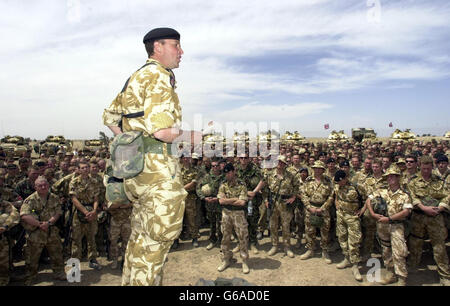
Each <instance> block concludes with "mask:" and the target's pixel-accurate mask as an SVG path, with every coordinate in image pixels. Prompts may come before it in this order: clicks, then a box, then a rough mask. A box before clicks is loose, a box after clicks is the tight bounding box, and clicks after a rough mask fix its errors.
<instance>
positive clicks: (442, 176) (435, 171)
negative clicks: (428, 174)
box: [432, 168, 450, 180]
mask: <svg viewBox="0 0 450 306" xmlns="http://www.w3.org/2000/svg"><path fill="white" fill-rule="evenodd" d="M432 173H433V174H434V175H436V176H438V177H440V178H441V179H443V180H446V179H447V177H448V176H449V175H450V170H449V169H447V171H446V172H445V173H444V174H441V172H440V171H439V169H437V168H436V169H433V172H432Z"/></svg>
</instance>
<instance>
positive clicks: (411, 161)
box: [406, 160, 415, 164]
mask: <svg viewBox="0 0 450 306" xmlns="http://www.w3.org/2000/svg"><path fill="white" fill-rule="evenodd" d="M406 162H407V163H408V164H412V163H415V161H413V160H407V161H406Z"/></svg>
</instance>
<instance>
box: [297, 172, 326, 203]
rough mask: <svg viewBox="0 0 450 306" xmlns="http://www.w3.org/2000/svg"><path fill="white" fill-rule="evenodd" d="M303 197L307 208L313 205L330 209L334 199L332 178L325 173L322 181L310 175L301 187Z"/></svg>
mask: <svg viewBox="0 0 450 306" xmlns="http://www.w3.org/2000/svg"><path fill="white" fill-rule="evenodd" d="M301 199H302V201H303V203H304V205H305V207H306V208H307V209H308V208H310V207H311V206H313V207H320V208H322V209H324V210H328V209H329V208H330V207H331V205H332V204H333V200H334V199H333V183H332V182H331V180H330V178H329V177H328V176H325V175H323V176H322V178H321V180H320V182H316V179H315V178H314V176H310V177H308V178H307V179H306V183H305V184H304V185H303V188H301ZM313 204H314V205H313Z"/></svg>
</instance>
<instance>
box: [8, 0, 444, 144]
mask: <svg viewBox="0 0 450 306" xmlns="http://www.w3.org/2000/svg"><path fill="white" fill-rule="evenodd" d="M0 15H1V18H0V34H1V37H2V40H3V44H2V45H3V48H1V50H0V55H1V56H0V64H1V67H2V73H1V74H0V83H1V84H2V90H1V91H0V107H1V109H2V110H3V111H2V113H1V117H0V120H1V130H0V132H1V134H2V136H3V135H5V134H19V135H22V136H25V137H31V138H37V139H42V138H45V137H46V136H47V135H49V134H64V135H66V137H68V138H72V139H80V138H97V137H98V132H99V131H105V132H108V130H107V128H106V127H104V126H103V125H102V121H101V114H102V112H103V109H104V108H105V107H107V106H108V105H109V103H110V102H111V101H112V99H113V98H114V97H115V95H116V94H117V93H118V92H119V91H120V90H121V88H122V86H123V83H124V82H125V80H126V79H127V78H128V76H129V75H130V74H131V73H132V72H133V71H135V70H136V69H137V68H138V67H140V65H142V63H143V62H145V59H146V54H145V50H144V46H143V44H142V37H143V36H144V35H145V34H146V33H147V32H148V31H149V30H150V29H152V28H154V27H161V26H169V27H173V28H175V29H177V30H178V31H179V32H180V33H181V43H182V47H183V49H184V51H185V54H184V56H183V58H182V61H181V64H180V68H179V69H177V70H175V74H176V77H177V81H178V90H177V91H178V94H179V97H180V100H181V103H182V106H183V119H184V126H185V127H194V125H195V123H194V117H195V116H197V118H199V116H201V118H202V122H201V124H200V126H205V125H206V124H207V123H208V122H209V121H211V120H213V121H215V122H216V123H217V124H218V125H222V126H225V125H226V124H227V123H230V122H234V123H238V122H241V123H256V124H260V123H264V122H265V123H267V124H268V125H270V123H271V122H274V123H278V125H279V127H280V130H281V132H284V131H285V130H291V131H294V130H297V131H299V132H300V133H301V134H303V135H304V136H307V137H314V136H316V137H324V136H327V135H328V133H329V132H330V130H333V129H335V130H344V131H345V132H346V133H347V134H349V133H350V129H351V128H352V127H371V128H374V129H375V131H376V132H378V134H379V135H380V136H388V135H389V134H390V133H391V132H392V131H393V129H392V128H389V127H388V124H389V122H393V124H394V129H395V128H400V129H405V128H410V129H412V131H414V132H416V133H417V134H424V133H427V134H428V133H431V134H436V135H438V136H441V135H442V134H444V133H445V132H446V131H447V130H450V120H449V114H450V103H449V97H450V89H449V85H450V82H449V81H450V69H449V68H450V67H449V66H450V55H449V54H450V52H449V51H450V23H449V22H448V20H450V4H449V3H448V1H443V0H442V1H436V0H433V1H431V0H428V1H419V0H404V1H392V0H391V1H383V0H380V1H377V0H348V1H331V0H308V1H306V0H305V1H301V0H296V1H289V0H281V1H265V0H250V1H235V0H228V1H200V0H184V1H182V0H165V1H159V0H158V1H143V0H133V1H131V0H128V1H106V0H102V1H87V0H67V1H59V0H46V1H44V0H38V1H32V2H31V1H24V0H15V1H12V0H3V1H1V2H0ZM325 123H329V124H330V130H328V131H327V130H324V128H323V125H324V124H325ZM196 126H199V124H198V123H196Z"/></svg>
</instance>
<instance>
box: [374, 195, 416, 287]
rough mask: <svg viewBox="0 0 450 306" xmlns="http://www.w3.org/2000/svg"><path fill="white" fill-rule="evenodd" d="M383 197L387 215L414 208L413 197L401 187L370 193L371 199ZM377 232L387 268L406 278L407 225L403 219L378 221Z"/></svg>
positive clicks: (390, 215)
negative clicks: (386, 222) (393, 190)
mask: <svg viewBox="0 0 450 306" xmlns="http://www.w3.org/2000/svg"><path fill="white" fill-rule="evenodd" d="M376 197H382V198H383V199H384V200H385V201H386V204H387V216H385V217H392V216H393V215H395V214H397V213H399V212H401V211H402V210H404V209H412V208H413V206H412V204H411V197H410V196H409V195H408V194H407V193H406V192H404V191H403V190H401V189H398V190H396V191H395V192H392V191H391V190H390V189H389V188H388V189H379V190H377V191H375V192H374V193H373V194H371V195H370V198H371V199H374V198H376ZM377 234H378V238H379V239H380V244H381V246H382V249H383V252H382V255H383V261H384V265H385V266H386V269H387V270H388V271H391V272H393V273H394V272H395V274H396V275H399V276H401V277H404V278H406V277H407V276H408V270H407V268H406V257H407V256H408V248H407V246H406V237H405V226H404V223H403V222H402V221H394V222H392V223H388V224H384V223H380V222H377Z"/></svg>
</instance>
